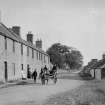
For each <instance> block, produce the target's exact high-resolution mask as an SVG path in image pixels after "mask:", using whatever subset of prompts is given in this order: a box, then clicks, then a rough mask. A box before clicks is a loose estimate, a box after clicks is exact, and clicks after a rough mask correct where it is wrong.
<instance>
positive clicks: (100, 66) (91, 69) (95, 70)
mask: <svg viewBox="0 0 105 105" xmlns="http://www.w3.org/2000/svg"><path fill="white" fill-rule="evenodd" d="M84 71H85V72H86V73H89V74H90V75H91V77H92V78H94V79H97V80H102V79H104V78H105V54H103V56H102V59H101V60H98V59H92V60H91V61H90V62H88V65H86V66H85V67H84Z"/></svg>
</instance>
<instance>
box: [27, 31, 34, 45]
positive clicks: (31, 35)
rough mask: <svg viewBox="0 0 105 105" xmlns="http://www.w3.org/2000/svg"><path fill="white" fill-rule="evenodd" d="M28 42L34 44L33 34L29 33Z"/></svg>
mask: <svg viewBox="0 0 105 105" xmlns="http://www.w3.org/2000/svg"><path fill="white" fill-rule="evenodd" d="M27 41H28V42H29V43H32V44H33V34H32V33H31V32H28V34H27Z"/></svg>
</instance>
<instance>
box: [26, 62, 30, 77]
mask: <svg viewBox="0 0 105 105" xmlns="http://www.w3.org/2000/svg"><path fill="white" fill-rule="evenodd" d="M29 69H30V68H29V64H27V78H30V70H29Z"/></svg>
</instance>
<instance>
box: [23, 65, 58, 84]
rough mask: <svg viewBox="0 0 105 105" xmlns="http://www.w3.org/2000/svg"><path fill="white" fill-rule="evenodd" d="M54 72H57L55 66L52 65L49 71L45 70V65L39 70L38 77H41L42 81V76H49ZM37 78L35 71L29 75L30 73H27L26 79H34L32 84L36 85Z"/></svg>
mask: <svg viewBox="0 0 105 105" xmlns="http://www.w3.org/2000/svg"><path fill="white" fill-rule="evenodd" d="M56 71H57V67H56V65H54V66H53V68H52V69H51V70H49V69H48V68H47V66H46V65H45V67H44V68H41V71H40V74H39V76H42V77H41V78H42V79H44V74H46V75H47V74H48V75H50V74H53V73H55V72H56ZM37 76H38V73H37V71H36V69H35V70H34V71H33V73H31V71H28V78H32V79H34V83H36V79H37ZM22 77H23V76H22Z"/></svg>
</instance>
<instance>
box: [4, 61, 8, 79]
mask: <svg viewBox="0 0 105 105" xmlns="http://www.w3.org/2000/svg"><path fill="white" fill-rule="evenodd" d="M4 70H5V81H7V80H8V69H7V61H5V62H4Z"/></svg>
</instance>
